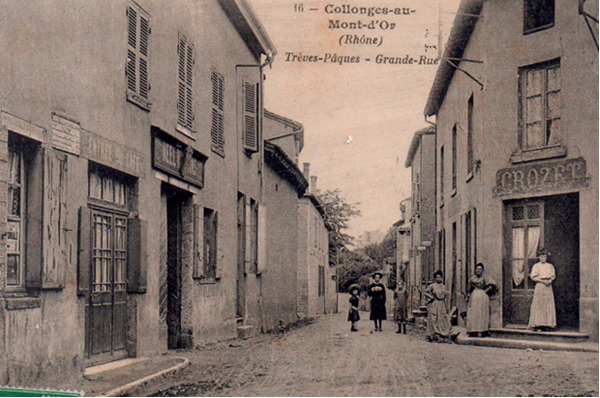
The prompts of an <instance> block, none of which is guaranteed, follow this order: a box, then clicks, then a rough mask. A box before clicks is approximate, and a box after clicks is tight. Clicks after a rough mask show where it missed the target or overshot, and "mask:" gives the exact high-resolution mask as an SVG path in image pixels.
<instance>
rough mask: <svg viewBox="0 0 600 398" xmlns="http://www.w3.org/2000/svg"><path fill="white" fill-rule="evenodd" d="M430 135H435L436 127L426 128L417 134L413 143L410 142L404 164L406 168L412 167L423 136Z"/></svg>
mask: <svg viewBox="0 0 600 398" xmlns="http://www.w3.org/2000/svg"><path fill="white" fill-rule="evenodd" d="M430 134H435V127H434V126H428V127H424V128H422V129H421V130H418V131H416V132H415V134H414V135H413V138H412V141H411V142H410V147H409V148H408V153H407V154H406V161H405V162H404V167H406V168H409V167H411V166H412V162H413V159H414V158H415V153H417V148H419V144H420V143H421V136H423V135H430Z"/></svg>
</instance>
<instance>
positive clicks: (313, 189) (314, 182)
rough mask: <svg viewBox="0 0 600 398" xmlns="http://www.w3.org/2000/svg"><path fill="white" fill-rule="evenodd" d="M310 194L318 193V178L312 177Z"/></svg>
mask: <svg viewBox="0 0 600 398" xmlns="http://www.w3.org/2000/svg"><path fill="white" fill-rule="evenodd" d="M310 192H311V193H315V192H317V176H310Z"/></svg>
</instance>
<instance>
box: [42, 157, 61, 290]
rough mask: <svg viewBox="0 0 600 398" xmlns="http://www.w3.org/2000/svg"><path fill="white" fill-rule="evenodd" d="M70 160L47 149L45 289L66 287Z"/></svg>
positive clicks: (44, 210) (44, 226)
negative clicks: (66, 228) (68, 163)
mask: <svg viewBox="0 0 600 398" xmlns="http://www.w3.org/2000/svg"><path fill="white" fill-rule="evenodd" d="M66 178H67V157H66V155H64V154H61V153H57V152H55V151H54V150H51V149H47V150H44V195H43V219H42V220H43V226H42V231H43V232H42V259H43V260H42V271H41V276H42V286H41V287H42V288H46V289H59V288H63V287H64V286H65V276H66V263H67V253H66V250H65V246H66V232H65V227H66V219H67V203H66V201H67V179H66Z"/></svg>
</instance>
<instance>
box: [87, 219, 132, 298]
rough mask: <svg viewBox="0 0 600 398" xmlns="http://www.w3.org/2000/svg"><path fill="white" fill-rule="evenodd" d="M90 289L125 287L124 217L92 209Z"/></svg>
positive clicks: (98, 290)
mask: <svg viewBox="0 0 600 398" xmlns="http://www.w3.org/2000/svg"><path fill="white" fill-rule="evenodd" d="M92 217H93V219H92V222H93V225H92V291H93V292H108V291H112V290H113V289H114V291H124V290H126V288H127V277H126V276H127V275H126V272H127V217H124V216H121V215H118V214H112V213H109V212H104V211H94V212H93V213H92Z"/></svg>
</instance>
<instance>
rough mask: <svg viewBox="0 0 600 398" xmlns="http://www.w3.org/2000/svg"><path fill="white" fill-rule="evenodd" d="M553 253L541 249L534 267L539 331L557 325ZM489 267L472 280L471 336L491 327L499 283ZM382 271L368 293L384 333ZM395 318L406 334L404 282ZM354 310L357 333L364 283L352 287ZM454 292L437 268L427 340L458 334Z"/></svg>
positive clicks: (534, 318)
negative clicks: (450, 302) (451, 308)
mask: <svg viewBox="0 0 600 398" xmlns="http://www.w3.org/2000/svg"><path fill="white" fill-rule="evenodd" d="M549 255H550V253H549V252H548V251H547V250H545V249H543V248H542V249H540V250H539V252H538V257H539V262H538V263H536V264H535V265H534V266H533V267H532V268H531V273H530V275H529V276H530V278H531V280H532V281H533V282H535V289H534V294H533V301H532V303H531V309H530V315H529V328H531V329H535V330H542V331H546V330H550V329H552V328H555V327H556V308H555V303H554V293H553V290H552V282H553V281H554V280H555V278H556V272H555V269H554V266H553V265H552V264H551V263H549V262H548V256H549ZM484 273H485V266H484V265H483V264H482V263H478V264H477V265H476V266H475V275H473V276H472V277H471V278H470V279H469V281H468V292H467V300H468V309H467V314H466V318H467V319H466V329H467V333H468V334H469V335H470V336H478V337H485V336H487V335H489V329H490V296H493V295H494V294H496V291H497V285H496V282H495V281H494V280H493V279H492V278H490V277H488V276H486V275H484ZM382 277H383V276H382V274H381V273H379V272H376V273H374V274H373V283H371V284H370V285H369V287H368V290H367V294H368V296H369V297H370V298H371V314H370V320H372V321H373V322H374V324H375V330H374V331H375V332H381V331H382V329H381V326H382V321H383V320H385V319H387V313H386V307H385V302H386V295H385V285H384V284H383V283H382V282H381V279H382ZM397 285H398V286H397V292H396V306H395V311H394V312H395V316H394V318H395V320H396V322H397V324H398V331H397V333H404V334H406V323H407V321H408V318H409V316H408V307H409V306H408V296H409V295H408V291H407V289H406V286H405V285H404V282H403V281H402V280H399V281H398V283H397ZM349 290H350V293H351V297H350V310H349V313H348V321H350V322H351V324H352V326H351V329H350V330H351V331H353V332H355V331H357V329H356V323H357V322H358V321H359V320H360V314H359V302H360V297H359V295H360V290H361V289H360V286H359V285H356V284H354V285H352V286H350V289H349ZM449 294H450V292H449V291H448V290H447V289H446V287H445V285H444V274H443V273H442V271H436V272H435V274H434V282H433V283H432V284H431V285H429V286H428V287H427V289H426V290H425V291H424V292H423V297H424V298H425V299H426V302H427V339H428V340H429V341H439V340H444V339H447V338H449V337H453V336H454V332H453V329H452V325H451V320H450V314H449V313H448V310H447V307H446V300H447V298H448V296H449Z"/></svg>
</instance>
